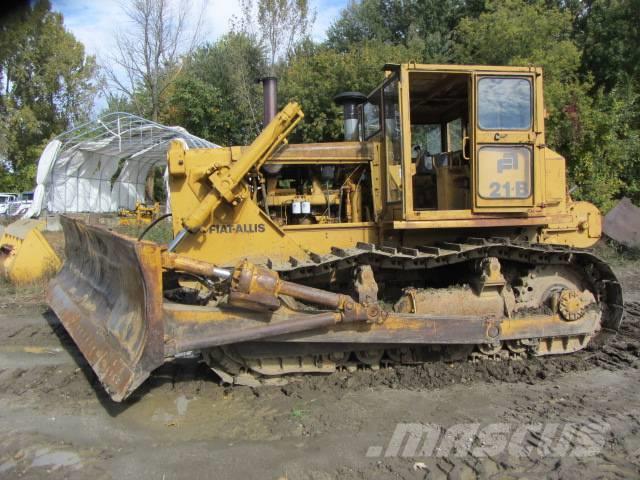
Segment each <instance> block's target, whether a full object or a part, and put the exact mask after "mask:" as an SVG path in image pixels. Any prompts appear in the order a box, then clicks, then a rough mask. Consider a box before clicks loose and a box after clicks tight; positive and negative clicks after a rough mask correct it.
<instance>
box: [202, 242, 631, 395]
mask: <svg viewBox="0 0 640 480" xmlns="http://www.w3.org/2000/svg"><path fill="white" fill-rule="evenodd" d="M488 257H496V258H498V259H499V260H500V261H503V260H504V261H509V262H515V263H521V264H528V265H533V266H535V267H540V266H564V267H571V268H572V269H574V270H576V271H578V272H580V273H581V274H582V275H583V276H584V277H585V279H586V280H587V281H588V283H589V285H590V289H591V291H592V292H593V294H594V296H595V297H596V301H597V303H598V305H600V307H601V310H602V329H601V330H600V331H599V332H598V333H597V335H596V336H595V338H594V336H592V335H579V336H565V337H553V338H552V337H549V338H532V339H527V340H525V341H516V342H512V343H509V342H505V343H504V344H503V345H498V346H496V348H495V349H493V348H491V346H487V345H483V346H481V345H478V346H476V347H475V348H474V347H473V346H455V347H446V348H445V347H441V346H438V345H432V346H413V347H409V348H405V347H402V349H400V348H386V349H380V348H376V347H375V346H371V348H370V349H369V350H362V347H363V345H360V346H359V348H360V350H349V349H345V348H343V349H342V350H341V351H339V352H337V351H326V352H322V351H318V352H307V353H304V354H295V353H293V354H291V353H287V354H285V355H284V356H279V355H266V356H265V358H256V357H254V358H247V357H245V356H244V355H243V353H242V352H239V351H237V350H231V351H230V350H229V349H220V350H218V351H217V352H215V354H214V355H213V357H214V358H218V359H220V360H221V361H219V362H215V360H214V362H213V363H216V364H217V367H218V369H220V368H223V369H224V370H225V371H226V372H227V373H229V374H230V376H228V377H226V379H227V381H229V379H230V378H235V379H236V380H235V383H248V384H251V385H254V384H255V383H256V381H258V380H257V379H256V375H255V374H257V376H258V377H259V376H260V375H266V376H277V375H284V374H290V373H311V372H316V373H320V372H331V371H337V370H354V369H358V368H365V369H371V368H373V369H376V368H379V366H393V365H396V364H417V363H423V362H424V361H429V360H431V359H444V360H465V359H466V360H471V361H482V360H487V359H489V360H504V359H514V358H526V357H527V356H528V355H529V354H537V355H548V354H552V353H557V352H573V351H576V350H580V349H582V348H584V347H585V346H586V345H587V343H589V342H590V341H591V342H594V341H595V342H597V343H599V344H602V343H604V342H605V341H606V340H607V338H608V337H609V336H611V334H615V332H617V331H618V330H619V328H620V324H621V321H622V316H623V299H622V288H621V285H620V283H619V282H618V280H617V278H616V276H615V274H614V273H613V271H612V269H611V267H610V266H609V265H608V264H607V263H606V262H604V261H603V260H601V259H600V258H598V257H597V256H596V255H595V254H594V253H593V252H591V251H589V250H578V249H574V248H570V247H565V246H558V245H547V244H530V243H521V242H516V241H512V240H511V239H509V238H502V237H500V238H466V239H465V240H464V241H460V242H441V243H438V244H436V245H425V246H416V247H401V248H397V247H391V246H378V245H374V244H368V243H358V244H357V245H356V247H355V248H349V249H343V248H337V247H334V248H332V249H331V253H330V254H327V255H316V254H310V255H309V258H308V259H304V260H300V259H295V258H290V259H289V262H287V263H285V264H273V263H271V262H270V263H269V264H268V266H269V267H270V268H272V269H274V270H276V271H278V273H279V274H280V276H281V277H282V278H283V279H287V280H291V281H296V282H301V283H305V282H313V281H314V280H315V279H317V278H320V277H323V276H324V277H326V276H335V275H336V274H339V273H340V272H344V271H347V270H353V269H354V268H356V267H358V266H361V265H369V266H371V268H373V269H374V270H375V271H377V272H387V273H394V274H396V275H397V274H399V273H401V272H408V271H412V272H422V271H423V272H424V273H425V275H428V273H429V270H431V269H435V268H438V267H443V266H447V265H456V264H461V263H464V262H471V261H476V260H479V259H483V258H488ZM249 350H250V348H249ZM334 350H335V347H334ZM401 350H402V351H401ZM212 353H213V352H212ZM207 358H208V360H212V357H211V355H209V356H208V357H207ZM209 363H211V362H209ZM230 367H231V368H230ZM247 378H249V381H248V382H247V381H246V380H247ZM252 378H253V379H252ZM263 378H264V377H263ZM238 379H240V381H238ZM242 379H244V381H243V380H242Z"/></svg>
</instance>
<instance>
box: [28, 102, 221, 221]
mask: <svg viewBox="0 0 640 480" xmlns="http://www.w3.org/2000/svg"><path fill="white" fill-rule="evenodd" d="M174 139H178V140H180V141H182V142H183V143H184V145H185V146H186V147H187V148H215V147H217V145H215V144H213V143H211V142H208V141H206V140H204V139H202V138H199V137H196V136H194V135H191V134H190V133H189V132H187V131H186V130H185V129H184V128H181V127H168V126H165V125H161V124H158V123H154V122H151V121H149V120H145V119H143V118H141V117H137V116H135V115H131V114H128V113H121V112H117V113H110V114H107V115H104V116H102V117H100V118H98V119H96V120H95V121H92V122H89V123H86V124H84V125H80V126H79V127H76V128H74V129H72V130H69V131H68V132H65V133H63V134H61V135H59V136H58V137H56V138H55V139H54V140H52V141H51V142H50V143H49V144H48V145H47V146H46V147H45V149H44V151H43V152H42V155H41V156H40V160H39V162H38V174H37V186H36V189H35V191H34V201H33V205H32V206H31V208H30V209H29V211H28V212H27V213H26V214H25V217H36V216H38V215H39V214H40V213H41V211H42V210H43V209H44V208H46V209H47V210H48V211H49V212H56V213H65V212H98V213H101V212H116V211H118V209H120V208H128V209H133V208H135V205H136V202H138V201H140V202H144V201H145V187H146V182H147V177H148V175H149V172H150V170H151V169H152V168H154V167H156V166H158V165H164V164H165V162H166V153H167V148H168V147H169V143H170V142H171V141H172V140H174ZM116 174H117V175H116Z"/></svg>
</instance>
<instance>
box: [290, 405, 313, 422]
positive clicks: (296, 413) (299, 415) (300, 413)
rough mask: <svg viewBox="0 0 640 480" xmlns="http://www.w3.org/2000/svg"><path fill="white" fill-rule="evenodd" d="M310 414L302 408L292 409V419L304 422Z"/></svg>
mask: <svg viewBox="0 0 640 480" xmlns="http://www.w3.org/2000/svg"><path fill="white" fill-rule="evenodd" d="M308 414H309V412H308V411H307V410H302V409H301V408H292V409H291V418H293V419H294V420H302V419H303V418H304V417H306V416H307V415H308Z"/></svg>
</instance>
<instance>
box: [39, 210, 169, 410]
mask: <svg viewBox="0 0 640 480" xmlns="http://www.w3.org/2000/svg"><path fill="white" fill-rule="evenodd" d="M60 220H61V224H62V227H63V230H64V236H65V253H66V260H65V263H64V265H63V267H62V270H61V271H60V273H59V274H58V275H57V276H56V277H55V278H54V279H52V280H51V282H50V284H49V289H48V292H47V301H48V303H49V305H50V307H51V308H52V309H53V311H54V312H55V313H56V315H57V316H58V318H59V319H60V321H61V322H62V324H63V325H64V327H65V329H66V330H67V332H69V334H70V335H71V337H72V338H73V340H74V342H75V343H76V345H77V346H78V348H79V349H80V351H81V352H82V354H83V355H84V357H85V358H86V360H87V362H88V363H89V364H90V365H91V367H92V368H93V371H94V372H95V373H96V375H97V376H98V379H99V380H100V382H101V383H102V384H103V386H104V387H105V389H106V390H107V392H108V393H109V395H110V396H111V398H112V399H113V400H115V401H117V402H119V401H122V400H124V399H125V398H127V396H129V395H130V394H131V393H132V392H133V391H134V390H135V389H136V388H137V387H138V386H140V384H142V382H144V381H145V380H146V379H147V377H148V376H149V374H150V373H151V372H152V371H153V370H155V369H156V368H157V367H159V366H160V365H162V363H163V362H164V324H163V319H162V261H161V254H160V246H158V245H156V244H154V243H151V242H137V241H135V240H133V239H130V238H128V237H125V236H122V235H118V234H116V233H113V232H110V231H108V230H105V229H103V228H99V227H94V226H90V225H86V224H85V223H83V222H81V221H78V220H74V219H72V218H69V217H65V216H62V217H61V218H60Z"/></svg>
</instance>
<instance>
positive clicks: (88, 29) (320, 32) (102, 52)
mask: <svg viewBox="0 0 640 480" xmlns="http://www.w3.org/2000/svg"><path fill="white" fill-rule="evenodd" d="M123 1H124V0H89V1H87V0H53V2H52V4H53V10H55V11H58V12H61V13H62V14H63V16H64V24H65V26H66V27H67V29H68V30H70V31H71V32H72V33H73V34H74V35H75V37H76V38H77V39H78V40H80V41H81V42H82V43H83V44H84V45H85V47H86V51H87V53H89V54H91V55H96V56H97V57H98V61H100V59H101V57H102V58H104V57H105V56H106V55H108V54H109V53H110V51H111V48H112V47H113V34H114V32H115V31H116V30H117V29H118V28H126V25H127V18H126V16H125V14H124V13H123V12H122V4H123ZM200 1H205V2H206V8H205V13H204V15H205V20H204V22H203V25H204V33H205V39H206V40H211V41H214V40H216V39H217V38H218V37H220V36H221V35H222V34H224V33H225V32H227V31H228V30H229V21H230V20H231V18H232V16H234V15H239V14H240V2H239V1H236V0H227V1H225V0H193V1H192V5H193V6H194V7H198V6H199V5H200ZM346 4H347V0H310V5H311V8H312V9H314V10H315V11H316V14H317V17H316V22H315V24H314V27H313V30H312V37H313V39H314V40H316V41H319V40H323V39H324V38H325V32H326V30H327V28H328V27H329V25H331V23H332V22H333V20H335V19H336V18H337V17H338V15H339V13H340V10H341V9H342V8H344V7H345V6H346Z"/></svg>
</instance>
